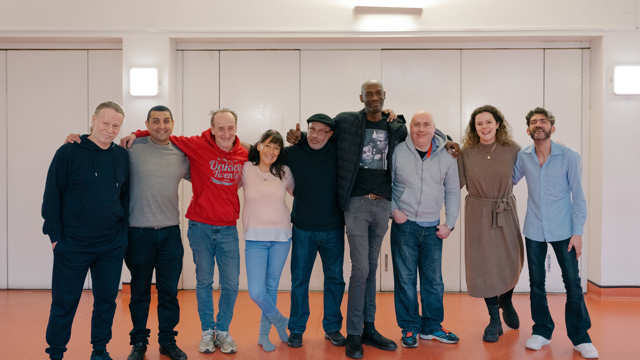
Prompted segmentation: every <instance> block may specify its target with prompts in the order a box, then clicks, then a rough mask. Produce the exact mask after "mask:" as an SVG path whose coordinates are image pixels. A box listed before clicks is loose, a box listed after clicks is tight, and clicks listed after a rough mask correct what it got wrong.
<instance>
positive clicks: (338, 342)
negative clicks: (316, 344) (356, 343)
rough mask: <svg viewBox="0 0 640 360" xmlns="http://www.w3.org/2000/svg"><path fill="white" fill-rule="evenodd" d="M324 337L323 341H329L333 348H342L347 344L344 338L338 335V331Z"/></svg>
mask: <svg viewBox="0 0 640 360" xmlns="http://www.w3.org/2000/svg"><path fill="white" fill-rule="evenodd" d="M324 337H325V339H328V340H329V341H331V343H332V344H333V345H335V346H344V344H345V343H346V342H347V339H345V337H344V336H342V334H340V331H336V332H332V333H325V334H324Z"/></svg>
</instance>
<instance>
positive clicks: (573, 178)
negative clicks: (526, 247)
mask: <svg viewBox="0 0 640 360" xmlns="http://www.w3.org/2000/svg"><path fill="white" fill-rule="evenodd" d="M580 173H581V165H580V155H579V154H578V153H577V152H575V151H573V150H571V149H569V148H568V147H566V146H563V145H560V144H558V143H556V142H553V141H552V142H551V155H550V156H549V157H548V158H547V160H546V161H545V163H544V165H543V166H542V167H541V166H540V162H539V161H538V157H537V156H536V150H535V146H533V145H529V146H527V147H526V148H524V149H522V150H520V152H518V159H517V160H516V165H515V166H514V168H513V183H514V184H517V183H518V181H520V179H522V177H523V176H524V177H526V178H527V187H528V189H529V199H528V203H527V216H526V217H525V220H524V231H523V232H524V236H525V237H527V238H529V239H531V240H535V241H546V242H552V241H561V240H567V239H569V238H570V237H571V236H573V235H582V230H583V228H584V223H585V221H586V219H587V201H586V200H585V198H584V192H583V191H582V179H581V175H580Z"/></svg>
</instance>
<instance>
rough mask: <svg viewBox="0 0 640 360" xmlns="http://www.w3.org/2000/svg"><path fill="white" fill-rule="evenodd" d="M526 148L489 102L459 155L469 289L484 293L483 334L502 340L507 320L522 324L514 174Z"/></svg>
mask: <svg viewBox="0 0 640 360" xmlns="http://www.w3.org/2000/svg"><path fill="white" fill-rule="evenodd" d="M518 150H520V147H519V146H518V145H517V144H516V143H515V142H513V140H512V139H511V136H510V135H509V131H508V125H507V122H506V121H505V119H504V116H503V115H502V113H501V112H500V111H499V110H498V109H496V108H495V107H494V106H491V105H485V106H481V107H479V108H477V109H475V110H474V111H473V113H472V114H471V119H470V120H469V125H468V127H467V131H466V134H465V138H464V144H463V147H462V155H461V156H459V162H458V166H459V173H460V186H461V187H462V186H465V185H466V186H467V191H468V195H467V197H466V206H465V265H466V278H467V288H468V291H469V294H470V295H471V296H474V297H482V298H484V300H485V302H486V304H487V309H488V311H489V318H490V320H489V325H487V327H486V328H485V330H484V335H483V337H482V339H483V340H484V341H487V342H496V341H498V338H499V337H500V335H502V332H503V331H502V323H501V321H500V313H499V309H500V308H502V316H503V318H504V321H505V323H506V324H507V325H508V326H509V327H510V328H513V329H517V328H518V327H519V326H520V322H519V319H518V314H517V313H516V310H515V308H514V307H513V304H512V302H511V296H512V294H513V288H514V287H515V285H516V283H517V282H518V278H519V277H520V271H521V270H522V263H523V260H524V249H523V245H522V235H521V234H520V225H519V223H518V214H517V213H516V203H515V197H514V196H513V184H512V181H511V174H512V171H513V166H514V164H515V162H516V156H517V154H518Z"/></svg>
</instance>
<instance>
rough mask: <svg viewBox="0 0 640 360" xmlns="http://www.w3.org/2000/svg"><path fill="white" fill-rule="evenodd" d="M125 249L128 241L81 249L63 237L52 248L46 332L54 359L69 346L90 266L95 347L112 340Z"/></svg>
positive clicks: (93, 341) (48, 350)
mask: <svg viewBox="0 0 640 360" xmlns="http://www.w3.org/2000/svg"><path fill="white" fill-rule="evenodd" d="M123 233H125V232H124V231H123ZM118 236H123V235H122V234H120V235H118ZM124 236H126V233H125V235H124ZM117 242H118V243H125V242H124V241H122V242H121V241H117ZM125 250H126V246H125V245H122V246H116V247H110V248H106V249H105V248H100V249H91V248H89V249H78V248H76V247H74V246H73V244H70V243H69V240H63V241H61V242H59V243H58V244H57V245H56V247H55V249H54V250H53V276H52V282H51V311H50V313H49V323H48V324H47V335H46V337H47V343H48V344H49V347H48V348H47V350H46V352H47V353H49V356H50V357H51V358H52V359H62V355H63V354H64V352H65V351H66V350H67V348H66V346H67V344H68V343H69V339H70V338H71V325H72V323H73V318H74V316H75V313H76V310H77V309H78V303H79V301H80V296H81V295H82V287H83V286H84V280H85V278H86V277H87V271H89V269H91V281H92V290H93V313H92V315H91V344H92V345H93V348H94V349H95V350H105V349H106V347H107V343H109V340H111V325H112V324H113V315H114V314H115V311H116V297H117V296H118V286H119V285H120V274H121V272H122V258H123V257H124V253H125Z"/></svg>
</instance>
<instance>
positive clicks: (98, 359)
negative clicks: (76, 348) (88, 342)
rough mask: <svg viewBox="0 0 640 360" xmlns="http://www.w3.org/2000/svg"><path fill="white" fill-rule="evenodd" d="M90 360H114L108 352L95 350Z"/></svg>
mask: <svg viewBox="0 0 640 360" xmlns="http://www.w3.org/2000/svg"><path fill="white" fill-rule="evenodd" d="M90 360H113V359H112V358H111V356H109V353H108V352H107V351H106V350H93V352H92V353H91V358H90Z"/></svg>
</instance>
